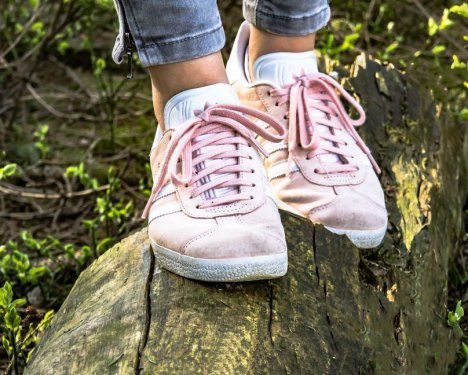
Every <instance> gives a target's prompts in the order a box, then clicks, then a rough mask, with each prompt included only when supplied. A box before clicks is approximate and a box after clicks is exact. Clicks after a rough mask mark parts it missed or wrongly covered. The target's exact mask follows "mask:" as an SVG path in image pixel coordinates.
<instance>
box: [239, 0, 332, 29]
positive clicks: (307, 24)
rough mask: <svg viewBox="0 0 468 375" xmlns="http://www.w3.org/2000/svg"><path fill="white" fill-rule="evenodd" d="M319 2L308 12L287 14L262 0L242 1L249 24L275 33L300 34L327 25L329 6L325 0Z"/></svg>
mask: <svg viewBox="0 0 468 375" xmlns="http://www.w3.org/2000/svg"><path fill="white" fill-rule="evenodd" d="M320 2H321V3H323V5H322V6H320V7H317V6H315V7H314V9H311V11H310V14H307V13H306V14H304V13H302V14H288V13H287V12H278V10H279V9H272V8H271V4H269V7H267V6H266V5H263V3H264V2H262V1H261V0H258V1H244V6H243V14H244V18H245V19H246V20H247V21H248V22H249V23H250V24H252V25H254V26H255V27H257V28H259V29H260V30H264V31H267V32H269V33H272V34H276V35H285V36H301V35H307V34H312V33H315V32H316V31H318V30H320V29H321V28H323V27H325V26H326V25H327V23H328V21H329V19H330V6H329V5H328V1H326V0H324V1H320ZM292 3H294V1H292ZM289 5H291V6H292V4H289ZM278 8H279V7H278Z"/></svg>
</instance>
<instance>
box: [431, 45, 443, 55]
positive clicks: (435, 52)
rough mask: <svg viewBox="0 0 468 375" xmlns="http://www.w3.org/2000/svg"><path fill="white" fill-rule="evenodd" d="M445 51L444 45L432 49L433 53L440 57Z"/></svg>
mask: <svg viewBox="0 0 468 375" xmlns="http://www.w3.org/2000/svg"><path fill="white" fill-rule="evenodd" d="M444 51H445V46H443V45H439V46H435V47H434V48H433V49H432V53H433V54H434V55H439V54H441V53H442V52H444Z"/></svg>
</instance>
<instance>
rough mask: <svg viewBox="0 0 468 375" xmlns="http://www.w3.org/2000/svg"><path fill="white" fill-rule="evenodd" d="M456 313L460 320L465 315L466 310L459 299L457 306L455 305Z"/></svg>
mask: <svg viewBox="0 0 468 375" xmlns="http://www.w3.org/2000/svg"><path fill="white" fill-rule="evenodd" d="M455 314H456V315H457V317H458V320H460V319H461V318H462V317H463V315H465V311H464V310H463V307H462V305H461V301H458V302H457V306H455Z"/></svg>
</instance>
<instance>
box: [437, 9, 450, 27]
mask: <svg viewBox="0 0 468 375" xmlns="http://www.w3.org/2000/svg"><path fill="white" fill-rule="evenodd" d="M449 15H450V11H449V10H448V9H444V13H443V14H442V18H441V19H440V23H439V30H444V29H446V28H448V27H450V26H452V25H453V21H452V20H451V19H450V18H449Z"/></svg>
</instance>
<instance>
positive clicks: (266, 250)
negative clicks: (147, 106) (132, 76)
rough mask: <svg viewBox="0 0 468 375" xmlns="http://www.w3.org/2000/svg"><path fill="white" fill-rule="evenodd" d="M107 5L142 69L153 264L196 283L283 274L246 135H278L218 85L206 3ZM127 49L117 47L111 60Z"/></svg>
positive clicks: (216, 22) (215, 39) (216, 44)
mask: <svg viewBox="0 0 468 375" xmlns="http://www.w3.org/2000/svg"><path fill="white" fill-rule="evenodd" d="M117 1H118V3H117V8H119V6H120V4H123V6H122V8H123V9H125V17H123V16H122V15H123V13H122V12H120V14H121V17H120V21H121V25H124V28H123V30H121V33H120V35H121V36H125V34H126V33H131V38H130V35H128V34H127V35H126V37H127V38H126V39H127V40H130V41H131V40H132V39H133V41H134V43H133V44H134V45H136V48H137V50H138V55H139V57H140V60H141V62H142V64H143V66H144V67H147V68H148V70H149V73H150V76H151V81H152V89H153V98H154V108H155V114H156V117H157V119H158V122H159V127H158V130H157V131H156V136H155V139H154V142H153V146H152V148H151V152H150V164H151V170H152V175H153V188H152V190H151V195H150V197H149V200H148V203H147V205H146V207H145V210H144V212H143V217H144V218H148V236H149V238H150V242H151V245H152V247H153V250H154V251H155V253H156V254H157V257H158V260H159V263H160V264H161V265H162V267H164V268H166V269H168V270H170V271H172V272H175V273H177V274H179V275H182V276H186V277H189V278H192V279H198V280H205V281H247V280H256V279H267V278H274V277H279V276H282V275H284V274H285V273H286V270H287V262H288V259H287V248H286V241H285V236H284V230H283V227H282V225H281V219H280V216H279V212H278V209H277V207H276V204H275V202H274V201H273V200H272V199H267V198H268V197H270V195H269V194H270V192H269V190H268V186H267V185H266V184H265V183H264V173H263V166H262V162H261V158H260V157H259V154H258V152H257V151H261V152H262V153H263V154H265V153H266V152H265V151H264V150H263V149H262V148H261V146H260V145H259V144H258V142H257V141H256V138H255V137H254V134H258V135H262V136H263V137H266V138H267V139H270V140H271V141H272V142H278V141H280V140H281V139H282V138H284V136H285V129H284V127H283V126H282V125H281V124H280V123H279V122H278V121H276V120H275V119H274V118H273V117H270V116H267V115H265V114H264V113H263V112H260V111H255V110H253V109H251V108H248V107H244V106H241V105H240V104H239V97H238V95H237V93H236V92H235V90H234V89H233V88H232V87H231V86H230V85H229V84H228V83H227V76H226V71H225V68H224V64H223V60H222V58H221V54H220V52H219V51H220V50H221V48H222V47H223V45H224V33H223V30H222V28H221V21H220V17H219V13H218V9H217V6H216V1H215V0H199V1H195V0H117ZM120 2H122V3H120ZM122 21H124V22H122ZM125 21H126V22H125ZM121 40H122V39H121ZM118 41H119V40H118ZM133 44H132V43H128V44H126V45H120V44H119V43H117V45H116V48H115V49H114V52H116V53H114V58H115V60H116V61H117V62H120V61H121V60H122V53H124V52H125V53H127V54H130V51H129V50H128V47H129V46H132V45H133ZM126 47H127V48H126ZM256 118H257V119H258V120H262V121H263V123H266V124H267V125H269V129H264V128H263V126H261V125H258V124H257V123H256V122H255V121H254V119H256ZM270 198H271V197H270Z"/></svg>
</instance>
